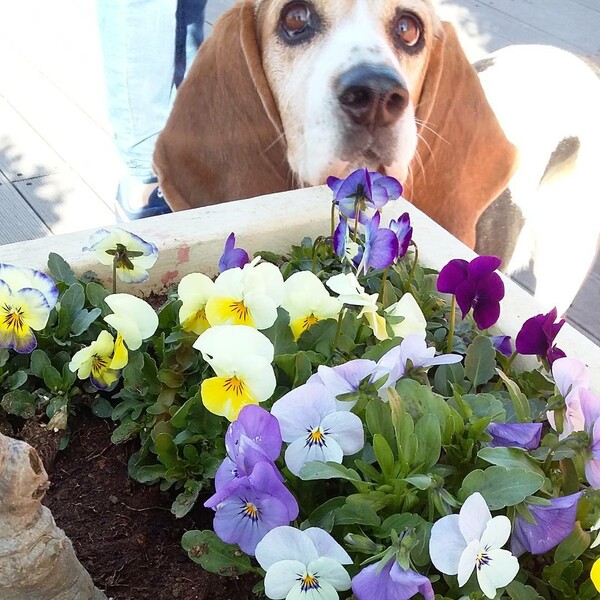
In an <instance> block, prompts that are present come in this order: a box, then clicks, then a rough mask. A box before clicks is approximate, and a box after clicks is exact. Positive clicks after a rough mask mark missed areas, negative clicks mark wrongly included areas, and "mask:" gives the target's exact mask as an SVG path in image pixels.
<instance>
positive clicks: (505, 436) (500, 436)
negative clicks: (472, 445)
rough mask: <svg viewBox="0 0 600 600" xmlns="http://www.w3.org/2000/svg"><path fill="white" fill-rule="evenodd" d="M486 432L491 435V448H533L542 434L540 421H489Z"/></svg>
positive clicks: (538, 442)
mask: <svg viewBox="0 0 600 600" xmlns="http://www.w3.org/2000/svg"><path fill="white" fill-rule="evenodd" d="M486 431H487V433H489V434H490V435H491V436H492V441H491V442H490V443H489V445H490V446H491V447H492V448H495V447H498V446H501V447H516V448H523V449H525V450H535V449H536V448H537V447H538V446H539V445H540V439H541V436H542V424H541V423H490V424H489V425H488V427H487V430H486Z"/></svg>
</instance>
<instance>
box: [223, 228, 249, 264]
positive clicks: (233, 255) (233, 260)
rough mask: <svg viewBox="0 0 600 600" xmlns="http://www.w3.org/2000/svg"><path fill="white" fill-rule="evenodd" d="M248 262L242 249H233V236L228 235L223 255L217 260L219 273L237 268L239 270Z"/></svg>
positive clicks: (247, 257) (246, 254)
mask: <svg viewBox="0 0 600 600" xmlns="http://www.w3.org/2000/svg"><path fill="white" fill-rule="evenodd" d="M249 262H250V257H249V256H248V253H247V252H246V251H245V250H243V249H242V248H236V247H235V234H234V233H230V234H229V237H228V238H227V241H226V242H225V248H224V249H223V254H222V255H221V258H219V271H220V272H221V273H223V271H227V270H228V269H233V268H235V267H239V268H240V269H241V268H242V267H243V266H244V265H246V264H248V263H249Z"/></svg>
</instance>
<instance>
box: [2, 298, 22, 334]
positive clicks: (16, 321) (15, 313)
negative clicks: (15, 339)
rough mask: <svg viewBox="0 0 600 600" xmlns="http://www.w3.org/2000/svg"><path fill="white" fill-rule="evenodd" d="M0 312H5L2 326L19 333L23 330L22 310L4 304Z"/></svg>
mask: <svg viewBox="0 0 600 600" xmlns="http://www.w3.org/2000/svg"><path fill="white" fill-rule="evenodd" d="M2 310H3V311H4V312H5V315H4V320H3V324H4V326H5V327H6V328H7V329H14V330H15V331H21V330H22V329H24V327H25V322H24V314H25V311H24V310H23V309H22V308H20V307H18V306H17V307H15V306H9V305H8V304H5V305H4V306H3V307H2Z"/></svg>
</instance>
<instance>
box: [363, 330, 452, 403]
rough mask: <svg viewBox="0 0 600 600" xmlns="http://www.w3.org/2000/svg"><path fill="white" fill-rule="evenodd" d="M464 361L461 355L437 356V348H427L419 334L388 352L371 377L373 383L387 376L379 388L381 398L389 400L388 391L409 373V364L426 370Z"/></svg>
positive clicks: (406, 339)
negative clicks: (435, 366)
mask: <svg viewBox="0 0 600 600" xmlns="http://www.w3.org/2000/svg"><path fill="white" fill-rule="evenodd" d="M461 360H462V356H460V355H459V354H441V355H440V356H435V348H433V347H427V344H426V342H425V340H424V339H423V337H422V336H421V335H419V334H413V335H409V336H407V337H406V338H404V340H403V341H402V343H401V344H400V345H399V346H395V347H394V348H392V349H391V350H389V351H388V352H386V353H385V354H384V355H383V356H382V357H381V358H380V359H379V361H378V362H377V366H376V367H375V370H374V371H373V375H371V382H375V381H377V380H379V379H381V378H382V377H384V376H386V375H387V379H386V380H385V382H384V383H383V385H382V386H381V387H380V388H379V396H380V397H381V398H382V399H384V400H385V399H386V398H387V391H386V390H387V389H388V388H389V387H394V386H395V385H396V383H397V382H398V380H399V379H400V378H401V377H404V376H405V375H406V373H407V369H408V363H409V361H410V364H411V365H412V368H413V369H420V368H423V369H426V368H428V367H432V366H434V365H450V364H454V363H457V362H460V361H461Z"/></svg>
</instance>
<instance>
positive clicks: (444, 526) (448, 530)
mask: <svg viewBox="0 0 600 600" xmlns="http://www.w3.org/2000/svg"><path fill="white" fill-rule="evenodd" d="M466 547H467V542H466V541H465V538H464V537H463V535H462V533H461V532H460V528H459V523H458V515H448V516H447V517H442V518H441V519H440V520H439V521H436V522H435V523H434V524H433V527H432V529H431V538H430V541H429V555H430V557H431V562H432V563H433V565H434V566H435V568H436V569H437V570H438V571H441V572H442V573H445V574H446V575H456V574H457V573H458V564H459V562H460V557H461V555H462V553H463V552H464V550H465V548H466Z"/></svg>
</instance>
